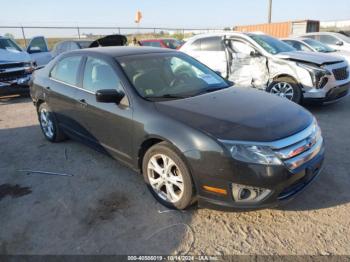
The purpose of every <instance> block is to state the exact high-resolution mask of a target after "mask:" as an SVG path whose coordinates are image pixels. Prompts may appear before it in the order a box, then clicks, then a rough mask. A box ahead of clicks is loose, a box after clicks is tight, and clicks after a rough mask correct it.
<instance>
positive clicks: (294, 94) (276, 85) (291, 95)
mask: <svg viewBox="0 0 350 262" xmlns="http://www.w3.org/2000/svg"><path fill="white" fill-rule="evenodd" d="M266 91H267V92H269V93H271V94H274V95H277V96H279V97H283V98H287V99H288V100H291V101H293V102H295V103H297V104H300V103H301V100H302V97H303V94H302V91H301V89H300V87H299V86H298V84H297V83H296V82H295V80H294V79H293V78H291V77H281V78H278V79H276V80H274V81H273V82H272V83H271V84H270V85H269V86H268V88H267V89H266Z"/></svg>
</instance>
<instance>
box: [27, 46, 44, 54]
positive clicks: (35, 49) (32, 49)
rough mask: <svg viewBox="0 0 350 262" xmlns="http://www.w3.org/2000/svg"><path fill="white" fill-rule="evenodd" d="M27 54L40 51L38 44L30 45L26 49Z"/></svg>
mask: <svg viewBox="0 0 350 262" xmlns="http://www.w3.org/2000/svg"><path fill="white" fill-rule="evenodd" d="M27 52H28V53H29V54H35V53H41V50H40V47H38V46H30V47H29V48H28V50H27Z"/></svg>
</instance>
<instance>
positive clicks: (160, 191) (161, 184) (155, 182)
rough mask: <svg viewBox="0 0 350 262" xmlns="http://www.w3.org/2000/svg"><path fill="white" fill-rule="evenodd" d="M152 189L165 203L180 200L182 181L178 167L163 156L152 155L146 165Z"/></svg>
mask: <svg viewBox="0 0 350 262" xmlns="http://www.w3.org/2000/svg"><path fill="white" fill-rule="evenodd" d="M147 176H148V180H149V183H150V185H151V187H152V189H153V190H154V191H155V192H156V194H157V195H158V196H159V197H160V198H162V199H163V200H165V201H168V202H170V203H175V202H177V201H179V200H180V199H181V198H182V195H183V193H184V181H183V176H182V174H181V171H180V169H179V167H178V166H177V165H176V164H175V162H174V161H173V160H172V159H171V158H170V157H168V156H167V155H164V154H156V155H153V156H152V157H151V158H150V160H149V161H148V164H147Z"/></svg>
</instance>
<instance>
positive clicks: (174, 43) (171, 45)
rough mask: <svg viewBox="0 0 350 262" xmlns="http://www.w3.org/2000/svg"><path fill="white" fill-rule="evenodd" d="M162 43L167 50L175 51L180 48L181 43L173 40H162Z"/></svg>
mask: <svg viewBox="0 0 350 262" xmlns="http://www.w3.org/2000/svg"><path fill="white" fill-rule="evenodd" d="M163 42H164V44H165V45H166V46H167V47H168V48H171V49H177V48H179V47H180V46H181V43H179V42H178V41H177V40H174V39H163Z"/></svg>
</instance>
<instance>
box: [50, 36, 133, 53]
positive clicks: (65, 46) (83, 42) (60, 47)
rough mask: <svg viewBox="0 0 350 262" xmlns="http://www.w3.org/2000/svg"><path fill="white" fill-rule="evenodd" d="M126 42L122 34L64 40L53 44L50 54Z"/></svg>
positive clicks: (121, 44)
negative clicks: (94, 38)
mask: <svg viewBox="0 0 350 262" xmlns="http://www.w3.org/2000/svg"><path fill="white" fill-rule="evenodd" d="M127 43H128V39H127V38H126V37H125V36H124V35H107V36H104V37H102V38H99V39H96V40H93V39H76V40H65V41H61V42H58V43H56V44H55V46H54V47H53V49H52V55H53V57H56V56H58V55H60V54H62V53H64V52H68V51H73V50H77V49H84V48H92V47H99V46H125V45H127Z"/></svg>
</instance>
